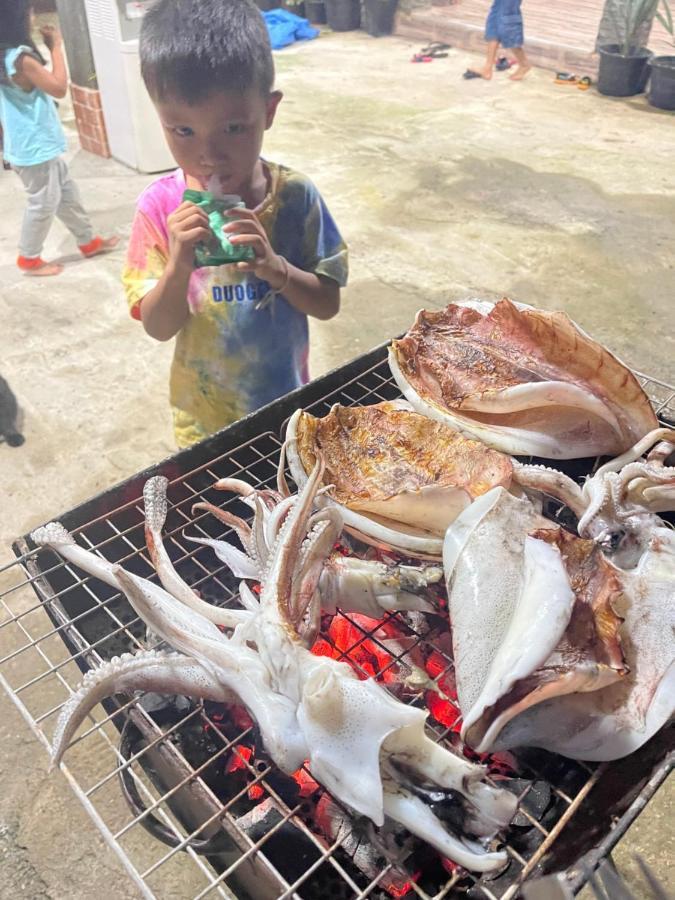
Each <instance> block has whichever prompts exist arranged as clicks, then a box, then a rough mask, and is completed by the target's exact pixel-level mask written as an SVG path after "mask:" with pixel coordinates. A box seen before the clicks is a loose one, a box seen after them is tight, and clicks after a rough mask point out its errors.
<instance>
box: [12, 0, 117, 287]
mask: <svg viewBox="0 0 675 900" xmlns="http://www.w3.org/2000/svg"><path fill="white" fill-rule="evenodd" d="M32 22H33V14H32V9H31V6H30V3H29V2H27V0H0V123H1V124H2V129H3V144H4V149H3V153H4V159H5V160H6V161H7V162H8V163H11V165H12V166H13V168H14V170H15V171H16V173H17V174H18V176H19V178H20V179H21V181H22V182H23V184H24V187H25V189H26V193H27V195H28V206H27V207H26V211H25V213H24V217H23V224H22V226H21V236H20V239H19V258H18V260H17V265H18V266H19V268H20V269H21V270H22V271H23V272H24V274H25V275H58V274H60V273H61V272H62V271H63V266H61V265H57V264H55V263H46V262H45V261H44V260H43V259H42V257H41V253H42V247H43V245H44V242H45V239H46V237H47V232H48V231H49V229H50V227H51V224H52V222H53V221H54V216H58V218H59V219H61V221H62V222H63V224H64V225H65V226H66V227H67V228H68V229H69V231H71V232H72V233H73V234H74V235H75V240H76V241H77V243H78V246H79V248H80V252H81V253H83V254H84V256H96V255H97V254H99V253H105V252H106V251H108V250H111V249H112V248H113V247H114V246H115V245H116V244H117V241H118V238H116V237H112V238H102V237H96V236H94V232H93V230H92V226H91V222H90V221H89V217H88V216H87V214H86V212H85V211H84V209H83V207H82V204H81V202H80V195H79V192H78V190H77V187H76V185H75V183H74V182H73V180H72V179H71V177H70V175H69V173H68V167H67V166H66V164H65V162H64V161H63V160H62V159H61V158H60V157H61V154H62V153H64V152H65V149H66V139H65V135H64V133H63V128H62V127H61V122H60V121H59V117H58V114H57V111H56V105H55V103H54V101H53V100H52V97H57V98H60V97H65V96H66V91H67V89H68V75H67V72H66V64H65V60H64V56H63V42H62V39H61V34H60V32H59V31H58V29H57V28H54V27H52V26H46V27H44V28H41V29H40V31H41V33H42V36H43V38H44V42H45V45H46V47H47V49H48V50H49V52H50V53H51V56H52V63H53V71H51V72H50V71H49V70H48V69H46V68H45V61H44V59H43V57H42V56H41V54H40V53H39V52H38V50H37V48H36V46H35V44H34V43H33V40H32V38H31V27H32Z"/></svg>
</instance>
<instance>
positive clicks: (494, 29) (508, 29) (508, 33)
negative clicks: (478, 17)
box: [485, 0, 524, 47]
mask: <svg viewBox="0 0 675 900" xmlns="http://www.w3.org/2000/svg"><path fill="white" fill-rule="evenodd" d="M520 4H521V0H493V2H492V6H491V7H490V12H489V13H488V17H487V22H486V23H485V40H486V41H499V43H500V44H501V45H502V47H522V46H523V42H524V38H523V17H522V14H521V12H520Z"/></svg>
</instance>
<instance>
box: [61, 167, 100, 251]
mask: <svg viewBox="0 0 675 900" xmlns="http://www.w3.org/2000/svg"><path fill="white" fill-rule="evenodd" d="M56 163H57V165H58V172H59V182H60V185H61V202H60V203H59V206H58V209H57V210H56V215H57V216H58V217H59V219H61V221H62V222H63V224H64V225H65V226H66V228H67V229H68V231H70V233H71V234H72V235H73V236H74V237H75V240H76V241H77V244H78V246H80V245H81V244H89V243H90V242H91V241H93V239H94V229H93V228H92V225H91V220H90V218H89V216H88V215H87V213H86V211H85V208H84V207H83V206H82V201H81V200H80V192H79V190H78V189H77V185H76V184H75V182H74V181H73V179H72V178H71V177H70V172H69V171H68V166H67V165H66V163H65V161H64V160H63V159H57V160H56Z"/></svg>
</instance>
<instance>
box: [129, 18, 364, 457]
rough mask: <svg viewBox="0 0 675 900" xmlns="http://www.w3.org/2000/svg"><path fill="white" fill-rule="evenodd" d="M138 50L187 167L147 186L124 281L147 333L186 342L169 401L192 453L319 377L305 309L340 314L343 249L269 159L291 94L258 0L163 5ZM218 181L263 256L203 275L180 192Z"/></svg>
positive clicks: (332, 228) (291, 177)
mask: <svg viewBox="0 0 675 900" xmlns="http://www.w3.org/2000/svg"><path fill="white" fill-rule="evenodd" d="M140 55H141V67H142V74H143V79H144V81H145V84H146V87H147V89H148V92H149V93H150V96H151V98H152V100H153V102H154V104H155V107H156V108H157V112H158V113H159V117H160V119H161V122H162V125H163V127H164V132H165V134H166V138H167V141H168V144H169V147H170V149H171V152H172V154H173V156H174V158H175V160H176V162H177V163H178V165H179V167H180V168H179V169H178V170H177V171H176V172H174V173H172V174H170V175H166V176H164V177H162V178H159V179H157V180H156V181H155V182H153V183H152V184H151V185H150V186H149V187H148V188H147V189H146V190H145V191H144V192H143V194H141V196H140V198H139V201H138V207H137V211H136V216H135V219H134V223H133V227H132V233H131V240H130V243H129V249H128V254H127V265H126V268H125V271H124V275H123V281H124V286H125V290H126V295H127V300H128V302H129V307H130V311H131V314H132V316H134V317H135V318H136V319H140V321H141V322H142V323H143V326H144V328H145V330H146V331H147V333H148V334H149V335H151V336H152V337H154V338H156V339H157V340H159V341H167V340H169V339H170V338H172V337H174V336H175V337H176V346H175V351H174V358H173V363H172V367H171V379H170V400H171V405H172V408H173V418H174V431H175V435H176V440H177V443H178V445H179V446H180V447H187V446H189V445H190V444H193V443H195V442H196V441H199V440H201V439H202V438H204V437H206V436H207V435H209V434H212V433H213V432H214V431H217V430H218V429H219V428H222V427H223V426H224V425H227V424H228V423H230V422H233V421H235V420H236V419H238V418H240V417H241V416H244V415H246V414H247V413H249V412H252V411H253V410H255V409H257V408H258V407H260V406H262V405H264V404H265V403H269V402H270V401H271V400H274V399H275V398H276V397H279V396H281V395H282V394H285V393H286V392H287V391H290V390H292V389H293V388H296V387H298V386H299V385H301V384H304V383H306V382H307V381H308V380H309V374H308V370H307V357H308V350H309V345H308V327H307V316H315V317H316V318H318V319H330V318H332V317H333V316H334V315H336V314H337V312H338V310H339V307H340V288H341V287H343V286H344V285H345V283H346V281H347V248H346V246H345V244H344V242H343V240H342V238H341V237H340V233H339V232H338V230H337V227H336V225H335V223H334V221H333V219H332V218H331V215H330V213H329V212H328V209H327V208H326V205H325V204H324V202H323V200H322V198H321V196H320V194H319V193H318V191H317V190H316V188H315V187H314V185H313V184H312V183H311V182H310V181H309V180H308V179H307V178H305V177H304V176H303V175H300V174H299V173H298V172H294V171H292V170H291V169H288V168H286V167H285V166H281V165H277V164H275V163H271V162H267V161H266V160H264V159H262V158H261V157H260V151H261V147H262V142H263V136H264V133H265V131H266V130H267V129H268V128H270V127H271V125H272V123H273V121H274V116H275V113H276V110H277V107H278V105H279V102H280V100H281V92H280V91H276V90H274V89H273V86H274V63H273V61H272V52H271V49H270V43H269V38H268V34H267V28H266V25H265V22H264V20H263V18H262V16H261V14H260V12H259V10H258V8H257V7H256V6H254V4H253V3H252V2H251V0H159V2H158V3H157V4H156V5H155V6H153V7H152V9H151V10H150V11H149V13H148V14H147V16H146V18H145V19H144V22H143V28H142V32H141V40H140ZM214 176H215V179H216V181H217V183H219V185H220V188H221V192H222V193H223V194H236V195H238V196H239V197H241V198H242V200H243V201H244V204H245V206H246V209H236V210H233V212H232V221H231V222H230V223H229V224H227V225H226V226H225V229H224V230H225V231H226V232H227V233H228V237H229V238H231V243H232V244H234V245H245V246H248V247H251V248H252V249H253V251H254V253H255V259H254V260H252V261H251V262H248V263H237V264H231V265H227V266H219V267H218V266H216V267H204V268H199V269H195V268H194V251H195V245H196V244H197V243H198V242H199V241H202V240H204V239H207V238H208V235H209V231H208V219H207V216H206V213H205V212H204V211H203V210H202V209H200V208H199V207H198V206H196V205H195V204H193V203H189V202H183V200H182V197H183V192H184V190H185V188H186V187H187V188H193V189H197V190H205V189H207V187H208V186H209V183H210V185H211V186H213V183H214V182H213V179H214ZM270 299H271V302H269V301H270Z"/></svg>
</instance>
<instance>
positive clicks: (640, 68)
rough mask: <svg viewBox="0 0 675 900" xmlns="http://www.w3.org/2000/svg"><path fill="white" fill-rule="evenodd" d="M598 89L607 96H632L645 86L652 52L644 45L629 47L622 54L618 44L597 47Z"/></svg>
mask: <svg viewBox="0 0 675 900" xmlns="http://www.w3.org/2000/svg"><path fill="white" fill-rule="evenodd" d="M598 49H599V52H600V71H599V72H598V90H599V91H600V93H601V94H606V95H607V96H608V97H632V96H633V94H641V93H642V92H643V91H644V89H645V88H646V87H647V79H648V78H649V65H648V63H649V60H650V59H651V58H652V56H653V53H652V52H651V50H647V49H646V48H645V47H631V49H630V54H629V55H628V56H624V55H623V54H622V53H621V48H620V47H619V45H618V44H606V45H605V46H604V47H599V48H598Z"/></svg>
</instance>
